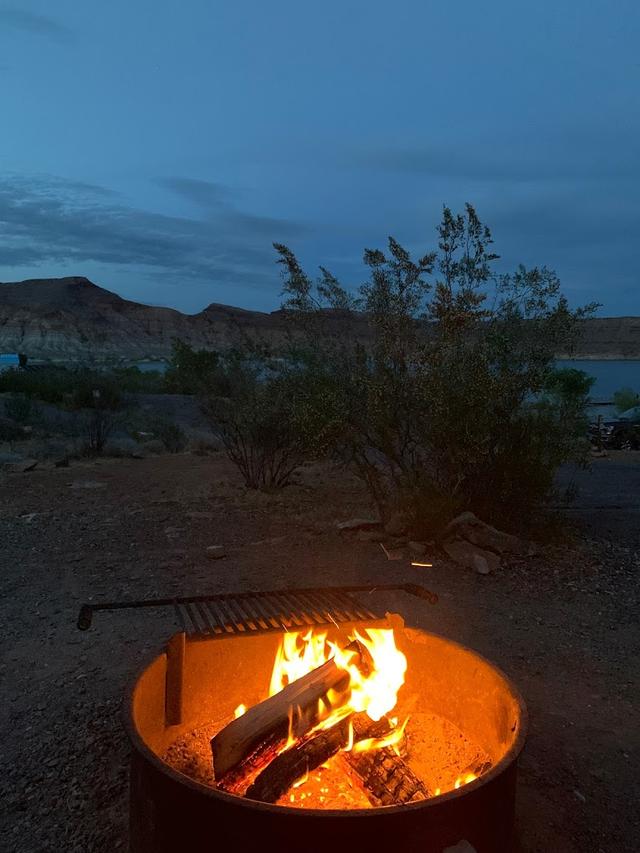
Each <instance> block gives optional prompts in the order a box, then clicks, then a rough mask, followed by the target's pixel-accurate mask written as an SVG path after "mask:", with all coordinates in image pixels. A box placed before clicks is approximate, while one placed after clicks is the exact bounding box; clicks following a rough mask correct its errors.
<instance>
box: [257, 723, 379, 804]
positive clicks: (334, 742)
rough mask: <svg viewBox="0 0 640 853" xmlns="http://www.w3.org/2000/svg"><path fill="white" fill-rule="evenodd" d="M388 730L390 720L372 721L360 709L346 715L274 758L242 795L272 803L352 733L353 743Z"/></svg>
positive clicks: (347, 739) (320, 762)
mask: <svg viewBox="0 0 640 853" xmlns="http://www.w3.org/2000/svg"><path fill="white" fill-rule="evenodd" d="M389 730H390V725H389V722H388V720H387V719H386V718H384V717H383V719H381V720H380V721H379V722H378V723H374V722H372V721H371V720H370V719H369V717H367V715H366V714H362V713H361V714H353V715H351V716H349V717H346V718H345V719H344V720H341V721H340V722H338V723H336V724H335V725H334V726H332V727H331V728H329V729H325V730H323V731H321V732H319V733H318V734H315V735H311V736H310V737H308V738H306V739H305V740H302V741H300V743H298V744H296V745H295V746H292V747H291V748H290V749H287V750H286V751H285V752H283V753H281V754H280V755H278V757H277V758H274V759H273V761H272V762H271V763H270V764H269V765H268V766H267V767H266V768H265V769H264V770H263V771H262V772H261V773H260V774H259V775H258V776H257V777H256V779H255V781H254V782H253V784H252V785H250V786H249V788H248V789H247V792H246V794H245V796H246V797H248V798H249V799H251V800H260V801H261V802H263V803H275V802H276V801H277V800H279V799H280V797H282V796H283V795H284V794H286V793H287V791H288V790H289V788H291V786H292V785H294V784H295V783H296V782H297V781H299V780H300V779H304V777H305V776H307V775H308V774H309V773H310V772H311V771H312V770H315V769H316V767H319V766H320V765H321V764H324V763H325V761H328V760H329V758H331V757H332V756H333V755H335V754H336V753H337V752H339V751H340V750H341V749H344V748H345V747H346V746H347V745H348V744H349V740H350V738H351V736H352V733H353V741H354V743H355V742H357V741H361V740H364V739H365V738H381V737H384V735H386V734H388V732H389Z"/></svg>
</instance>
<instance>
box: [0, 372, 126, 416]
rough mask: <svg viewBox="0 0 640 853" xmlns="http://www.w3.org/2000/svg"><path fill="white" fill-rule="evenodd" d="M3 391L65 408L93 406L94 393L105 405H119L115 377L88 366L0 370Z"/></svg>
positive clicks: (117, 406)
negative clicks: (1, 371) (0, 371)
mask: <svg viewBox="0 0 640 853" xmlns="http://www.w3.org/2000/svg"><path fill="white" fill-rule="evenodd" d="M4 391H9V392H12V393H13V394H21V395H23V396H25V397H28V398H30V399H36V400H42V401H43V402H46V403H52V404H53V405H59V406H64V407H65V408H69V409H84V408H93V407H94V405H95V404H94V400H95V398H96V392H97V396H98V397H100V399H101V400H102V403H101V405H102V406H104V407H106V408H110V409H117V408H119V407H120V406H121V404H122V394H121V390H120V387H119V383H118V380H117V378H116V377H114V376H113V375H111V374H109V373H105V372H101V371H97V370H90V369H88V368H66V367H41V368H40V367H39V368H33V369H30V370H7V371H4V372H3V373H0V393H2V392H4Z"/></svg>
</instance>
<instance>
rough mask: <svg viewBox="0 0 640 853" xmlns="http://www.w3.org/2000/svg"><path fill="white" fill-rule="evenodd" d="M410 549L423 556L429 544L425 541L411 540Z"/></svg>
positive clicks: (413, 552)
mask: <svg viewBox="0 0 640 853" xmlns="http://www.w3.org/2000/svg"><path fill="white" fill-rule="evenodd" d="M409 550H410V551H411V553H412V554H416V556H418V557H422V555H423V554H426V553H427V546H426V545H425V544H424V542H409Z"/></svg>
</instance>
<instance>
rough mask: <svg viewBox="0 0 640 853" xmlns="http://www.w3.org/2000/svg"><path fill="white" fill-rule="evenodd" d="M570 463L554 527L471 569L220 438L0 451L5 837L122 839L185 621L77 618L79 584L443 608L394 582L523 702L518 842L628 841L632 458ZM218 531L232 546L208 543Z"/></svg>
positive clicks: (634, 773) (634, 836) (617, 847)
mask: <svg viewBox="0 0 640 853" xmlns="http://www.w3.org/2000/svg"><path fill="white" fill-rule="evenodd" d="M18 468H19V466H18ZM578 481H579V485H580V486H581V492H580V496H579V499H578V502H577V504H576V505H575V506H574V507H573V508H572V510H571V511H570V512H569V513H568V519H569V520H568V523H567V528H566V531H565V533H564V534H563V536H562V538H560V539H557V538H556V540H555V541H554V544H552V545H547V546H545V547H544V549H543V551H542V553H541V554H540V555H538V556H536V557H532V558H529V559H526V560H521V561H519V562H514V563H512V564H510V565H508V566H505V567H503V568H501V569H500V570H499V571H498V572H496V573H494V574H491V575H486V576H482V575H479V574H475V573H473V572H472V571H470V570H466V569H463V568H461V567H460V566H457V565H455V564H453V563H451V562H450V561H448V560H447V559H445V558H444V557H443V555H442V554H441V553H439V552H438V551H437V550H435V548H434V549H432V550H431V551H430V552H429V556H430V557H431V558H432V562H433V567H432V568H422V569H418V568H414V567H412V566H411V565H410V561H409V560H408V559H403V560H400V561H394V562H392V561H388V560H387V559H386V557H385V555H384V553H383V551H382V549H381V548H380V547H379V545H377V544H375V543H372V542H362V541H359V540H358V538H357V537H356V536H345V535H341V534H340V533H339V532H338V531H337V529H336V522H339V521H341V520H344V519H348V518H350V517H353V516H362V515H370V513H371V510H370V507H369V506H368V503H367V500H366V497H365V495H364V493H363V492H362V490H361V488H360V486H359V484H358V483H357V482H356V481H354V480H352V479H351V478H350V477H349V476H347V475H346V474H345V473H344V472H343V471H340V470H338V469H335V468H332V467H330V466H328V465H326V464H314V465H309V466H306V467H305V468H303V469H302V470H301V472H300V473H299V475H298V476H297V482H296V484H295V485H292V486H290V487H289V488H287V489H285V490H283V491H282V492H280V493H278V494H262V493H257V492H249V491H247V490H245V489H244V487H243V486H242V483H241V480H240V478H239V476H238V474H237V473H236V471H235V470H234V469H233V468H232V467H231V466H230V465H229V463H228V462H227V460H226V458H225V457H224V455H223V454H222V453H219V452H217V453H215V452H214V453H211V454H209V455H198V454H192V453H184V454H178V455H164V456H150V457H148V458H140V459H130V458H128V459H127V458H123V459H103V460H97V461H88V460H87V461H74V462H72V463H71V465H70V467H61V468H55V467H54V466H53V465H52V464H45V463H43V464H41V465H39V466H38V467H36V468H35V470H32V471H28V472H22V471H21V470H16V469H15V468H12V466H10V465H8V466H5V470H3V471H2V472H0V564H1V572H0V589H1V614H0V647H1V648H2V655H1V666H0V672H1V676H2V684H3V687H2V703H1V713H2V750H1V754H2V757H1V759H0V785H1V790H2V803H3V806H2V813H1V817H0V823H1V824H2V826H1V828H0V848H1V849H2V850H3V851H5V850H6V851H7V853H27V851H28V853H40V851H55V853H62V851H64V853H93V851H114V850H126V848H127V808H128V804H127V761H128V745H127V739H126V735H125V733H124V730H123V728H122V725H121V717H120V715H121V704H122V700H123V696H124V694H125V690H126V688H127V685H128V683H129V682H130V680H131V679H132V677H133V676H134V675H135V673H136V672H137V671H138V670H139V669H140V667H141V666H142V664H143V662H144V661H145V660H146V659H147V658H148V657H149V655H150V654H151V653H153V652H154V651H158V650H159V649H160V648H161V647H162V644H163V643H164V641H166V639H167V638H168V637H169V636H170V634H171V633H173V632H174V631H175V630H176V629H177V628H178V625H177V624H176V622H175V621H174V616H173V614H172V612H171V611H170V610H166V611H155V610H147V611H121V612H118V613H98V614H97V615H96V616H95V618H94V625H93V627H92V628H91V629H90V630H89V631H87V632H80V631H78V629H77V628H76V618H77V615H78V610H79V608H80V605H81V604H82V603H84V602H87V601H93V602H98V601H101V600H113V599H122V600H125V599H135V598H142V597H151V596H166V595H168V596H170V595H174V594H182V595H188V594H199V593H205V592H221V591H228V592H232V591H240V590H246V589H274V588H279V587H295V586H305V585H320V584H326V585H331V584H335V585H339V584H348V583H371V584H376V583H382V582H386V583H391V582H395V581H398V582H403V581H418V582H420V583H422V584H424V585H425V586H427V587H428V588H429V589H432V590H433V591H435V592H437V594H438V596H439V603H438V604H437V605H436V606H429V605H428V604H426V603H424V602H420V603H416V602H413V603H412V602H411V601H409V600H406V599H404V598H403V600H402V601H401V602H400V601H399V600H396V599H394V596H389V600H388V602H385V603H388V606H389V609H394V605H397V606H398V607H401V608H402V609H403V611H404V613H405V615H406V616H407V621H409V622H413V623H414V624H416V625H418V626H420V627H424V628H426V629H428V630H433V631H435V632H437V633H440V634H443V635H445V636H447V637H450V638H452V639H455V640H457V641H460V642H462V643H465V644H466V645H468V646H470V647H472V648H474V649H476V650H477V651H479V652H480V653H482V654H484V655H486V656H487V657H488V658H490V659H491V660H493V661H494V662H495V663H497V664H498V665H499V666H500V667H502V668H503V669H504V670H505V672H506V673H507V674H508V675H509V676H510V677H511V678H512V679H513V680H514V681H515V683H516V684H517V685H518V687H519V689H520V691H521V692H522V694H523V696H524V698H525V700H526V702H527V705H528V710H529V715H530V721H529V736H528V741H527V745H526V747H525V750H524V753H523V755H522V758H521V762H520V775H519V785H518V801H517V843H516V850H517V851H519V853H546V851H549V853H553V852H554V851H557V853H587V851H588V852H589V853H614V852H615V853H632V851H637V850H638V849H639V848H640V815H639V812H638V802H640V774H639V773H638V767H639V766H640V714H639V710H638V687H639V679H638V676H639V674H640V659H639V656H638V648H639V640H640V631H639V629H638V613H639V610H638V604H639V594H638V593H639V582H638V579H639V577H640V499H639V495H640V459H639V458H638V455H637V454H624V455H622V454H619V455H615V454H612V456H610V457H609V458H607V459H598V460H595V461H594V465H593V469H592V471H591V472H581V473H580V475H579V476H578ZM210 545H223V546H224V548H225V551H226V558H225V559H220V560H216V561H211V560H209V559H207V556H206V548H207V547H208V546H210ZM398 598H399V596H398Z"/></svg>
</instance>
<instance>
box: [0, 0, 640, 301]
mask: <svg viewBox="0 0 640 853" xmlns="http://www.w3.org/2000/svg"><path fill="white" fill-rule="evenodd" d="M639 44H640V4H639V3H638V2H637V0H607V1H606V2H605V0H553V2H551V0H538V2H537V3H531V2H520V0H487V2H485V3H478V2H469V0H458V2H456V3H444V2H442V0H440V2H437V3H436V2H432V1H431V0H394V2H393V3H389V2H386V3H383V2H378V0H367V2H360V0H324V2H323V3H313V4H312V3H305V2H301V0H297V2H289V0H271V2H268V3H265V2H258V1H257V0H251V2H249V0H234V2H230V0H227V1H226V2H220V0H217V2H216V0H162V2H159V0H134V2H131V0H110V2H109V3H104V2H102V0H101V2H98V1H97V0H83V2H80V0H14V2H13V3H8V4H7V3H5V4H3V2H2V0H0V115H1V116H2V123H1V125H2V130H1V132H0V280H3V281H10V280H18V279H23V278H29V277H52V276H59V275H86V276H88V277H90V278H91V279H92V280H94V281H95V282H97V283H99V284H101V285H102V286H104V287H107V288H108V289H111V290H114V291H116V292H118V293H120V294H121V295H123V296H125V297H127V298H130V299H136V300H140V301H144V302H149V303H153V304H158V305H171V306H174V307H177V308H180V309H181V310H184V311H188V312H196V311H199V310H201V309H202V308H203V307H204V306H206V305H207V304H209V303H211V302H222V303H228V304H234V305H239V306H242V307H246V308H256V309H260V310H273V309H274V308H277V307H278V304H279V291H280V282H279V279H278V274H277V269H276V266H275V264H274V252H273V250H272V248H271V243H272V242H273V241H274V240H277V241H280V242H285V243H287V244H289V245H290V246H291V247H292V248H293V249H294V250H295V251H296V252H297V253H298V255H299V257H300V258H301V260H302V261H303V262H304V264H305V265H306V266H307V268H308V269H309V270H310V271H313V269H314V268H315V267H317V265H318V264H324V265H325V266H327V267H329V268H330V269H331V270H332V271H333V272H335V273H336V274H337V275H338V276H339V277H340V278H341V280H342V281H343V282H344V283H345V284H347V285H354V286H355V285H357V284H359V283H360V282H361V280H362V277H363V274H364V273H363V268H362V265H361V257H362V250H363V248H364V247H365V246H366V247H374V246H382V245H383V244H384V242H385V240H386V237H387V235H388V234H393V235H394V236H395V237H396V238H397V239H398V240H400V242H402V243H403V244H404V245H406V246H407V247H408V248H410V249H413V250H415V251H416V252H421V253H422V252H424V251H425V250H427V249H429V248H430V247H432V246H433V244H434V242H435V226H436V224H437V222H438V219H439V217H440V212H441V208H442V205H443V204H444V203H446V204H448V205H449V206H451V207H453V208H461V207H462V205H463V204H464V202H465V201H470V202H472V203H473V204H474V205H475V206H476V209H477V211H478V213H479V215H480V216H481V218H482V219H483V220H484V221H486V223H487V224H488V225H489V226H490V227H491V229H492V231H493V235H494V239H495V249H496V251H498V252H499V253H500V255H501V260H500V262H499V268H500V269H501V270H504V271H506V270H508V269H511V268H513V267H514V266H515V265H516V264H517V263H519V262H522V263H524V264H526V265H535V264H539V265H542V264H546V265H548V266H550V267H552V268H554V269H555V270H556V271H557V273H558V274H559V276H560V278H561V280H562V283H563V287H564V290H565V292H566V293H567V295H568V296H569V298H570V300H571V301H572V303H573V304H580V303H583V302H588V301H591V300H593V299H596V300H598V301H600V302H602V303H603V307H602V309H601V311H600V313H601V314H603V315H618V314H640V287H639V285H640V281H639V272H638V270H639V267H640V264H639V263H638V261H639V257H638V255H639V253H638V247H639V246H640V236H639V232H640V53H639V52H638V45H639Z"/></svg>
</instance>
